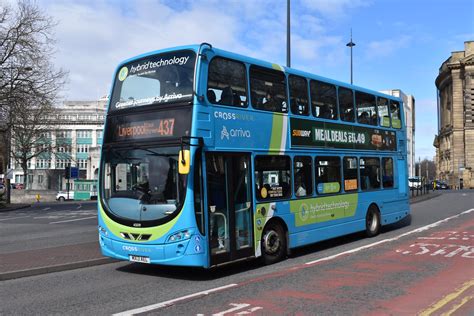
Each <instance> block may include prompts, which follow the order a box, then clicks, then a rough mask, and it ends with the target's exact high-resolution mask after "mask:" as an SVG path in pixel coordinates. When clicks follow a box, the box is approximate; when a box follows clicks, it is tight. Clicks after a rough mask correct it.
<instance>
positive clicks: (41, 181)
mask: <svg viewBox="0 0 474 316" xmlns="http://www.w3.org/2000/svg"><path fill="white" fill-rule="evenodd" d="M43 180H44V176H43V175H42V174H39V175H38V183H39V184H41V183H43Z"/></svg>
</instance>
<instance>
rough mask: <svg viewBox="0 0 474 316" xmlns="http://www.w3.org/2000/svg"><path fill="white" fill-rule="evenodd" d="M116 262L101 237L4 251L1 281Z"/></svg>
mask: <svg viewBox="0 0 474 316" xmlns="http://www.w3.org/2000/svg"><path fill="white" fill-rule="evenodd" d="M440 195H441V193H440V192H430V193H428V194H424V195H419V196H415V197H413V198H410V204H414V203H419V202H422V201H426V200H428V199H432V198H435V197H437V196H440ZM28 206H30V205H29V204H16V205H12V206H10V207H11V208H12V209H15V207H17V208H18V207H28ZM2 210H5V209H2V208H0V212H1V211H2ZM10 210H11V209H10ZM113 262H117V260H113V259H110V258H106V257H103V256H102V254H101V252H100V248H99V242H98V241H97V242H87V243H80V244H75V245H66V246H59V247H52V248H45V249H34V250H28V251H20V252H14V253H8V254H2V255H0V281H4V280H10V279H16V278H22V277H27V276H33V275H39V274H44V273H51V272H59V271H65V270H72V269H79V268H84V267H90V266H95V265H100V264H107V263H113Z"/></svg>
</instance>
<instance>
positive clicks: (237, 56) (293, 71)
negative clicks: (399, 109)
mask: <svg viewBox="0 0 474 316" xmlns="http://www.w3.org/2000/svg"><path fill="white" fill-rule="evenodd" d="M202 45H203V44H192V45H184V46H176V47H169V48H164V49H159V50H155V51H150V52H147V53H143V54H140V55H137V56H134V57H131V58H128V59H126V60H124V61H122V62H121V63H120V64H119V65H118V67H117V69H116V72H117V71H118V69H120V67H121V66H122V65H124V64H126V63H129V62H131V61H133V60H136V59H140V58H143V57H147V56H151V55H155V54H161V53H167V52H172V51H177V50H192V51H194V52H198V50H199V48H200V47H201V46H202ZM211 50H212V51H213V52H214V53H215V54H217V55H219V56H222V57H227V58H230V59H236V60H240V61H242V62H245V63H249V64H253V65H258V66H262V67H267V68H273V69H279V70H281V71H284V72H285V73H287V74H292V75H298V76H302V77H306V78H309V79H314V80H319V81H324V82H327V83H330V84H334V85H336V86H339V87H344V88H348V89H354V90H357V91H360V92H366V93H370V94H374V95H376V96H379V97H384V98H387V99H391V100H395V101H399V102H402V99H401V98H399V97H395V96H391V95H388V94H385V93H382V92H379V91H375V90H371V89H367V88H363V87H360V86H356V85H353V84H350V83H346V82H342V81H338V80H334V79H330V78H327V77H323V76H320V75H316V74H312V73H309V72H306V71H302V70H298V69H295V68H291V67H290V68H289V67H286V66H282V65H279V64H275V63H271V62H267V61H263V60H261V59H256V58H253V57H249V56H245V55H241V54H237V53H233V52H229V51H226V50H223V49H219V48H214V47H212V48H211Z"/></svg>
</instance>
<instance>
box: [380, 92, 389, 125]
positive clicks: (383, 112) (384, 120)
mask: <svg viewBox="0 0 474 316" xmlns="http://www.w3.org/2000/svg"><path fill="white" fill-rule="evenodd" d="M377 108H378V110H379V118H380V126H384V127H390V113H389V112H388V99H386V98H377Z"/></svg>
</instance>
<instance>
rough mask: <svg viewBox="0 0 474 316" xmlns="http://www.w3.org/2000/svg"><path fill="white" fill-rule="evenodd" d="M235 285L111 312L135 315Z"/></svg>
mask: <svg viewBox="0 0 474 316" xmlns="http://www.w3.org/2000/svg"><path fill="white" fill-rule="evenodd" d="M235 286H237V284H234V283H232V284H228V285H224V286H221V287H216V288H213V289H210V290H207V291H202V292H197V293H194V294H190V295H186V296H181V297H178V298H175V299H172V300H169V301H165V302H161V303H157V304H152V305H148V306H144V307H140V308H136V309H131V310H129V311H125V312H121V313H117V314H113V316H129V315H135V314H140V313H146V312H149V311H152V310H155V309H159V308H163V307H167V306H171V305H174V304H175V303H178V302H180V301H184V300H188V299H191V298H195V297H198V296H204V295H209V294H211V293H214V292H219V291H222V290H226V289H229V288H232V287H235Z"/></svg>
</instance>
